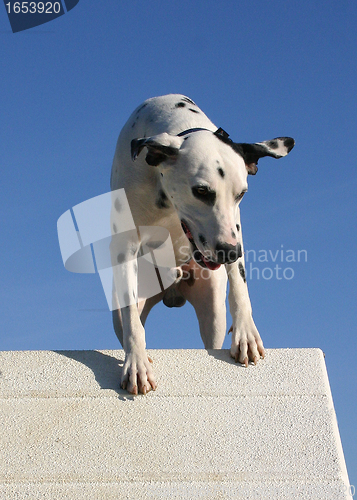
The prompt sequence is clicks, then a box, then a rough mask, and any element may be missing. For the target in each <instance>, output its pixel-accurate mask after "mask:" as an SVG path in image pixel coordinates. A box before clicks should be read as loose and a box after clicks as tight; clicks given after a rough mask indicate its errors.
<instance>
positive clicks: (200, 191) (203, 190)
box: [192, 186, 216, 205]
mask: <svg viewBox="0 0 357 500" xmlns="http://www.w3.org/2000/svg"><path fill="white" fill-rule="evenodd" d="M192 194H193V196H194V197H195V198H197V199H198V200H201V201H203V202H204V203H206V205H214V203H215V201H216V193H215V191H212V190H211V189H210V188H209V187H208V186H194V187H193V188H192Z"/></svg>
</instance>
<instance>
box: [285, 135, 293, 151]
mask: <svg viewBox="0 0 357 500" xmlns="http://www.w3.org/2000/svg"><path fill="white" fill-rule="evenodd" d="M284 146H285V147H286V148H287V149H288V153H290V151H291V150H292V149H293V147H294V146H295V141H294V139H292V138H291V137H286V138H285V139H284Z"/></svg>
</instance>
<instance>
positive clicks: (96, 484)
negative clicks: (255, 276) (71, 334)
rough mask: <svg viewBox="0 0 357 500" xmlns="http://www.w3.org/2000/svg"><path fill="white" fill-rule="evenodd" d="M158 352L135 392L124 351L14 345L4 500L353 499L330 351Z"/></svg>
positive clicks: (4, 436) (1, 356) (3, 377)
mask: <svg viewBox="0 0 357 500" xmlns="http://www.w3.org/2000/svg"><path fill="white" fill-rule="evenodd" d="M149 353H150V355H151V356H152V358H153V360H154V367H155V370H156V374H157V378H158V382H159V386H158V389H157V391H156V392H152V393H149V394H148V395H147V396H136V397H134V396H130V395H128V394H127V393H125V392H124V391H122V390H118V385H119V380H120V370H121V368H120V367H121V365H122V363H123V351H61V352H50V351H49V352H48V351H33V352H0V372H1V374H0V398H1V404H0V437H1V446H0V499H6V500H12V499H25V498H26V499H30V500H37V499H51V500H52V499H55V500H62V499H68V500H77V499H83V500H84V499H86V500H88V499H90V500H93V499H98V500H99V499H100V500H102V499H104V500H111V499H135V500H138V499H164V498H165V499H166V498H167V499H169V498H170V499H172V498H173V499H196V498H205V499H221V498H225V499H282V500H283V499H284V500H287V499H294V500H296V499H314V500H317V499H326V500H330V499H331V500H339V499H346V498H351V497H349V496H348V494H347V491H348V486H349V483H348V476H347V471H346V466H345V461H344V456H343V451H342V447H341V442H340V437H339V432H338V428H337V422H336V417H335V412H334V408H333V402H332V398H331V392H330V387H329V383H328V378H327V373H326V368H325V363H324V359H323V354H322V352H321V351H320V350H319V349H274V350H267V356H266V359H265V360H263V361H261V362H260V363H258V365H257V366H256V367H254V366H249V367H248V368H247V369H246V368H243V367H241V366H239V365H236V364H235V363H234V361H233V360H232V359H231V358H230V357H229V353H228V351H225V350H224V351H208V352H207V351H204V350H152V351H149Z"/></svg>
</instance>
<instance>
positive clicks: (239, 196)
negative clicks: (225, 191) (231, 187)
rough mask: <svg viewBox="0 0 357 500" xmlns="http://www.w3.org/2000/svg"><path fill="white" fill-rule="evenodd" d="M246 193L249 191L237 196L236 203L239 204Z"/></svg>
mask: <svg viewBox="0 0 357 500" xmlns="http://www.w3.org/2000/svg"><path fill="white" fill-rule="evenodd" d="M246 192H247V191H242V192H241V193H240V194H238V195H237V196H236V202H237V203H238V201H240V200H241V199H242V198H243V196H244V195H245V193H246Z"/></svg>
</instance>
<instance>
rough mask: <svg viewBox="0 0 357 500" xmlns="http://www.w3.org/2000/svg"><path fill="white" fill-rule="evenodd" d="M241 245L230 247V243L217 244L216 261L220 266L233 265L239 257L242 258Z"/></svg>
mask: <svg viewBox="0 0 357 500" xmlns="http://www.w3.org/2000/svg"><path fill="white" fill-rule="evenodd" d="M242 255H243V254H242V247H241V244H240V243H238V244H237V245H229V244H228V243H217V245H216V259H217V262H219V263H220V264H231V263H233V262H235V261H236V260H237V259H239V257H242Z"/></svg>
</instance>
